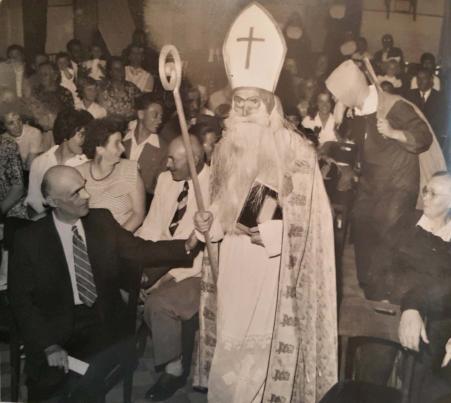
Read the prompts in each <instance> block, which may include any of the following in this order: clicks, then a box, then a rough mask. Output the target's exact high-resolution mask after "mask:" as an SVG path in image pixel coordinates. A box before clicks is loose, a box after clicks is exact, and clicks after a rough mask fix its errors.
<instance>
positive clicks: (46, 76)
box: [39, 65, 58, 87]
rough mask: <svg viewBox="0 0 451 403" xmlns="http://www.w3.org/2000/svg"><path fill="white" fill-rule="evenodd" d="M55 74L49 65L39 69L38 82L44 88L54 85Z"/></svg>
mask: <svg viewBox="0 0 451 403" xmlns="http://www.w3.org/2000/svg"><path fill="white" fill-rule="evenodd" d="M57 77H58V76H57V74H56V72H55V70H53V68H52V67H51V66H49V65H43V66H41V67H39V81H40V82H41V84H42V85H43V86H45V87H49V86H52V85H54V84H56V80H57Z"/></svg>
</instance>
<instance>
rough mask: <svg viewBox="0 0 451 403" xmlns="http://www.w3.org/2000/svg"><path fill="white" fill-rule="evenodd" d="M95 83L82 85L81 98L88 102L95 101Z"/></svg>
mask: <svg viewBox="0 0 451 403" xmlns="http://www.w3.org/2000/svg"><path fill="white" fill-rule="evenodd" d="M97 92H98V90H97V85H86V86H85V87H83V99H84V100H85V101H88V102H95V101H96V99H97Z"/></svg>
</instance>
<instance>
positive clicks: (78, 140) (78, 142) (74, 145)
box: [66, 129, 85, 155]
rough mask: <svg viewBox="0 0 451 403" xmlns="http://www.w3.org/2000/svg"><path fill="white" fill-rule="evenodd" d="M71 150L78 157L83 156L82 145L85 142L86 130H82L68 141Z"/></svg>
mask: <svg viewBox="0 0 451 403" xmlns="http://www.w3.org/2000/svg"><path fill="white" fill-rule="evenodd" d="M66 142H67V143H66V144H67V147H68V148H69V150H70V151H71V152H72V153H73V154H76V155H80V154H83V150H82V148H81V147H82V145H83V143H84V142H85V129H80V130H79V131H78V132H77V133H75V135H74V136H72V137H71V138H70V139H69V140H66Z"/></svg>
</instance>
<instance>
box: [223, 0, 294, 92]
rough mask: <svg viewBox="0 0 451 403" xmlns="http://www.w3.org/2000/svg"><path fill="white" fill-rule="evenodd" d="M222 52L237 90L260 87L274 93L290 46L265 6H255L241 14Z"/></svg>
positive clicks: (227, 69) (234, 23) (233, 86)
mask: <svg viewBox="0 0 451 403" xmlns="http://www.w3.org/2000/svg"><path fill="white" fill-rule="evenodd" d="M222 52H223V55H224V62H225V68H226V72H227V76H228V78H229V82H230V85H231V86H232V88H233V89H235V88H238V87H256V88H261V89H264V90H266V91H270V92H274V90H275V89H276V85H277V81H278V80H279V76H280V71H281V70H282V66H283V62H284V59H285V54H286V52H287V46H286V43H285V39H284V37H283V34H282V32H281V30H280V28H279V26H278V25H277V23H276V21H275V20H274V19H273V17H272V15H271V14H269V12H268V11H267V10H266V9H265V8H264V7H263V6H261V5H260V4H258V3H252V4H250V5H249V6H247V7H246V8H245V9H244V10H243V11H242V12H241V13H240V14H239V15H238V17H237V18H236V19H235V21H234V22H233V24H232V26H231V27H230V29H229V32H228V33H227V36H226V39H225V41H224V46H223V49H222Z"/></svg>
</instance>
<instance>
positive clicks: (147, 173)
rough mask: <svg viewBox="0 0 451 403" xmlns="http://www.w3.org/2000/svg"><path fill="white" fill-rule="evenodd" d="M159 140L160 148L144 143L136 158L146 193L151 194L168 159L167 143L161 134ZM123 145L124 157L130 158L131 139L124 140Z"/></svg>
mask: <svg viewBox="0 0 451 403" xmlns="http://www.w3.org/2000/svg"><path fill="white" fill-rule="evenodd" d="M159 140H160V148H157V147H154V146H153V145H151V144H149V143H146V144H145V145H144V148H143V150H142V152H141V155H140V156H139V160H138V163H139V167H140V172H141V176H142V178H143V182H144V187H145V188H146V193H147V194H151V195H153V194H154V191H155V186H156V184H157V179H158V175H160V173H161V172H163V171H164V170H165V169H166V163H167V159H168V143H167V142H166V140H164V139H163V138H162V137H161V136H159ZM123 145H124V148H125V156H126V158H128V159H130V151H131V147H132V140H131V139H127V140H124V141H123Z"/></svg>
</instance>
